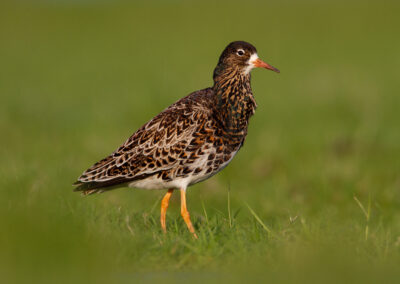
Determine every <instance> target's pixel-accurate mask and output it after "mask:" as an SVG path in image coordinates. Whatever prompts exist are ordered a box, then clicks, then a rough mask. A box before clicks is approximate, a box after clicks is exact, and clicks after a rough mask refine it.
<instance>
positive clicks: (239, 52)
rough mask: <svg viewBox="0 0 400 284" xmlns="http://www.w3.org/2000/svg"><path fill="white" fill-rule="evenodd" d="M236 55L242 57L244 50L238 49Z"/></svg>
mask: <svg viewBox="0 0 400 284" xmlns="http://www.w3.org/2000/svg"><path fill="white" fill-rule="evenodd" d="M236 54H237V55H239V56H242V55H243V54H244V50H243V49H239V50H238V51H237V52H236Z"/></svg>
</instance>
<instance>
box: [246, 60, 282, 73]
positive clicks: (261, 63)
mask: <svg viewBox="0 0 400 284" xmlns="http://www.w3.org/2000/svg"><path fill="white" fill-rule="evenodd" d="M253 65H254V66H255V67H260V68H265V69H269V70H272V71H275V72H276V73H280V72H281V71H279V70H278V69H276V68H275V67H273V66H271V65H269V64H268V63H265V62H264V61H262V60H261V59H260V58H257V59H256V60H254V61H253Z"/></svg>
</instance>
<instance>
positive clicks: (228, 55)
mask: <svg viewBox="0 0 400 284" xmlns="http://www.w3.org/2000/svg"><path fill="white" fill-rule="evenodd" d="M256 67H260V68H265V69H269V70H272V71H275V72H277V73H279V72H280V71H279V70H278V69H276V68H275V67H273V66H271V65H269V64H268V63H265V62H264V61H262V60H261V59H260V58H259V57H258V55H257V49H256V48H255V47H254V46H253V45H251V44H250V43H248V42H245V41H234V42H231V43H230V44H228V46H227V47H226V48H225V49H224V51H223V52H222V54H221V56H220V58H219V61H218V66H217V68H216V69H219V70H221V69H232V68H239V71H240V72H241V73H243V74H246V75H247V74H249V73H250V71H251V70H252V69H254V68H256Z"/></svg>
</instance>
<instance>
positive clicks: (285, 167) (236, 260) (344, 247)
mask: <svg viewBox="0 0 400 284" xmlns="http://www.w3.org/2000/svg"><path fill="white" fill-rule="evenodd" d="M33 2H34V1H2V2H1V4H0V130H1V132H0V133H1V147H0V155H1V159H0V274H1V280H0V281H1V282H2V283H88V282H90V283H117V282H119V283H154V282H163V283H170V282H171V283H172V282H175V283H183V282H185V283H186V282H189V281H190V282H191V283H203V282H205V281H207V282H210V283H214V282H225V281H226V282H227V281H231V282H244V281H247V282H249V281H250V282H252V281H254V282H258V283H260V282H269V283H281V282H294V283H303V282H304V283H310V282H316V283H361V282H362V283H368V282H371V283H390V282H392V283H395V282H397V283H398V281H399V279H400V269H399V267H400V96H399V95H400V80H399V70H400V52H399V51H400V37H399V36H398V29H399V27H400V17H399V12H400V4H399V2H398V1H311V0H310V1H294V0H293V1H289V0H288V1H219V2H217V3H216V2H212V1H209V2H207V1H201V2H200V1H185V2H184V1H170V2H168V3H167V2H166V1H138V2H136V3H130V2H128V1H126V2H124V1H121V2H112V1H99V2H98V3H96V1H94V0H93V1H77V0H76V1H67V0H65V1H61V0H60V1H50V0H48V1H36V2H35V3H33ZM111 2H112V3H111ZM238 39H241V40H246V41H249V42H251V43H253V44H254V45H255V46H256V47H257V49H258V53H259V55H260V57H261V58H263V59H264V60H265V61H266V62H268V63H270V64H272V65H274V66H276V67H277V68H279V69H280V70H281V74H279V75H278V74H275V73H273V72H269V71H266V70H255V71H254V72H253V77H252V86H253V91H254V93H255V97H256V100H257V103H258V106H259V107H258V109H257V112H256V115H255V116H254V117H253V118H252V119H251V123H250V129H249V135H248V137H247V140H246V143H245V145H244V147H243V148H242V150H241V151H240V153H239V154H238V155H237V156H236V157H235V159H234V160H233V162H232V163H231V164H230V165H229V166H228V167H227V168H226V169H225V170H224V171H223V172H221V173H220V174H218V175H217V176H215V177H213V178H212V179H210V180H207V181H206V182H203V183H201V184H198V185H195V186H193V187H191V188H190V189H189V190H188V206H189V210H190V212H191V216H192V220H193V221H194V224H195V227H196V229H197V231H198V234H199V239H198V240H197V241H196V240H193V239H192V237H191V236H190V234H189V233H188V232H187V229H186V227H185V224H184V222H183V221H182V220H181V218H180V214H179V194H176V193H175V195H174V196H173V199H172V204H171V206H170V209H169V211H168V219H167V226H168V231H169V232H168V234H167V235H163V234H162V232H161V229H160V226H159V202H160V198H161V197H162V195H163V194H164V192H163V191H144V190H134V189H120V190H116V191H113V192H109V193H107V194H101V195H95V196H89V197H82V196H80V195H79V194H77V193H73V192H72V186H71V184H72V183H73V182H74V181H75V179H76V178H77V177H78V176H79V175H80V174H81V173H82V171H83V170H84V169H86V168H87V167H88V166H90V165H91V164H93V163H94V162H96V161H97V160H99V159H101V158H103V157H104V156H106V155H108V154H110V153H111V152H112V151H113V150H114V149H115V148H116V147H117V146H119V144H121V143H122V142H123V141H124V140H125V139H126V138H127V137H129V136H130V135H131V134H132V133H133V132H134V131H135V130H136V129H137V128H139V127H140V126H141V125H142V124H143V123H145V122H146V121H147V120H149V119H150V118H151V117H153V116H154V115H155V114H157V113H158V112H160V111H161V110H162V109H164V108H165V107H166V106H168V105H169V104H171V103H173V102H174V101H176V100H177V99H179V98H181V97H183V96H185V95H187V94H188V93H190V92H192V91H195V90H198V89H201V88H204V87H207V86H210V85H211V84H212V71H213V68H214V67H215V65H216V62H217V59H218V56H219V55H220V53H221V51H222V50H223V48H224V47H225V46H226V44H228V43H229V42H230V41H233V40H238Z"/></svg>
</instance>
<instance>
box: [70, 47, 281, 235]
mask: <svg viewBox="0 0 400 284" xmlns="http://www.w3.org/2000/svg"><path fill="white" fill-rule="evenodd" d="M255 67H261V68H266V69H269V70H273V71H275V72H278V73H279V70H278V69H276V68H275V67H272V66H271V65H269V64H267V63H265V62H263V61H262V60H261V59H260V58H258V55H257V50H256V48H255V47H254V46H253V45H251V44H249V43H247V42H244V41H235V42H232V43H230V44H229V45H228V46H227V47H226V48H225V50H224V51H223V52H222V54H221V56H220V58H219V61H218V64H217V67H216V68H215V69H214V75H213V79H214V85H213V86H212V87H210V88H206V89H203V90H200V91H197V92H194V93H191V94H190V95H188V96H186V97H184V98H182V99H180V100H179V101H177V102H176V103H174V104H172V105H171V106H170V107H168V108H167V109H165V110H164V111H162V112H161V113H160V114H159V115H157V116H155V117H154V118H153V119H152V120H150V121H149V122H148V123H146V124H145V125H143V126H142V127H141V128H140V129H139V130H137V131H136V132H135V133H134V134H133V135H132V136H131V137H130V138H129V139H128V140H127V141H126V142H125V143H124V144H122V145H121V146H120V147H119V148H118V149H117V150H116V151H115V152H113V153H112V154H111V155H110V156H108V157H106V158H104V159H103V160H101V161H99V162H97V163H96V164H94V165H93V166H92V167H90V168H89V169H88V170H86V171H85V172H84V173H83V174H82V175H81V176H80V177H79V178H78V181H77V182H76V183H75V184H74V185H75V186H77V187H76V188H75V191H82V192H83V194H84V195H88V194H93V193H98V192H104V191H107V190H109V189H114V188H116V187H134V188H143V189H167V190H168V191H167V193H166V194H165V196H164V198H163V199H162V202H161V227H162V229H163V231H164V232H166V223H165V217H166V212H167V208H168V203H169V200H170V198H171V195H172V193H173V191H174V190H175V189H178V190H180V193H181V215H182V217H183V219H184V221H185V223H186V225H187V227H188V229H189V231H190V232H191V233H192V234H193V236H194V237H196V238H197V236H196V233H195V230H194V227H193V225H192V222H191V221H190V217H189V212H188V210H187V207H186V189H187V187H188V186H190V185H192V184H195V183H198V182H201V181H203V180H205V179H208V178H209V177H211V176H213V175H215V174H216V173H218V172H219V171H220V170H222V169H223V168H225V167H226V166H227V165H228V164H229V162H230V161H231V160H232V158H233V157H234V156H235V155H236V153H237V152H238V151H239V149H240V148H241V147H242V145H243V142H244V140H245V138H246V135H247V127H248V124H249V119H250V117H251V116H252V115H253V114H254V112H255V109H256V107H257V104H256V102H255V100H254V96H253V93H252V90H251V86H250V71H251V70H252V69H253V68H255Z"/></svg>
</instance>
